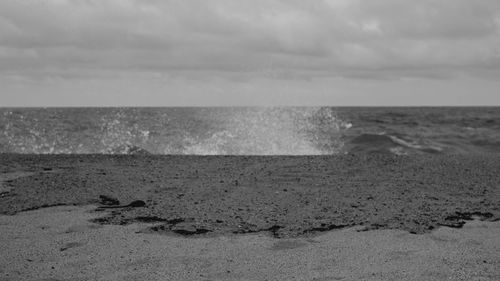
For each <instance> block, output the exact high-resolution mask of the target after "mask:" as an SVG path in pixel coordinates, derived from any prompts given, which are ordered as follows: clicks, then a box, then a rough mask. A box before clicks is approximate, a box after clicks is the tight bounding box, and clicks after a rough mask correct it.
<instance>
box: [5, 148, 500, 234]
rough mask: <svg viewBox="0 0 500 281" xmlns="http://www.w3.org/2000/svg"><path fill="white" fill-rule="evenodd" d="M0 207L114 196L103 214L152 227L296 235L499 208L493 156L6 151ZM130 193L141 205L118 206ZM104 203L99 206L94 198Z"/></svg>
mask: <svg viewBox="0 0 500 281" xmlns="http://www.w3.org/2000/svg"><path fill="white" fill-rule="evenodd" d="M1 156H2V157H1V158H0V159H1V160H0V170H5V169H6V168H4V167H12V166H15V167H18V168H19V169H23V168H25V169H31V170H36V171H38V170H43V169H48V168H50V167H53V169H54V170H55V169H57V172H46V173H45V172H42V173H37V174H33V175H30V176H25V177H20V178H16V179H13V180H11V181H10V182H9V186H11V187H12V188H14V189H15V190H16V192H15V194H13V195H12V196H7V197H3V198H0V214H15V213H17V212H19V211H23V210H33V209H37V208H41V207H47V206H55V205H83V204H99V203H100V202H102V197H101V198H100V196H101V195H105V196H107V198H112V200H111V201H113V200H116V201H113V202H111V201H109V205H105V206H110V207H113V206H117V207H118V206H121V207H119V208H113V209H109V210H108V209H106V210H105V211H104V212H105V213H106V214H107V216H105V217H103V218H99V219H98V220H97V222H99V223H101V224H120V225H124V224H130V223H133V222H150V223H154V224H155V225H154V226H151V229H150V231H152V232H168V233H177V234H180V235H189V236H199V235H219V234H227V233H232V234H246V233H258V232H268V233H270V234H271V235H273V236H275V237H281V238H286V237H299V236H309V235H316V234H318V233H321V232H324V231H328V230H333V229H341V228H345V227H350V226H358V225H359V226H363V227H364V228H365V229H366V230H373V229H380V228H382V229H384V228H385V229H402V230H406V231H409V232H411V233H415V234H422V233H427V232H430V231H432V230H433V229H436V228H437V227H439V226H451V227H462V226H463V224H464V221H466V220H469V219H472V218H473V217H474V216H479V217H480V218H482V219H485V220H489V221H494V220H497V219H499V218H500V173H498V171H500V156H499V155H496V154H491V155H455V156H450V155H420V156H411V157H406V156H395V155H385V154H357V155H336V156H296V157H295V156H286V157H281V156H253V157H246V156H153V155H149V156H147V155H128V156H127V155H14V154H4V155H1ZM137 200H140V201H141V202H144V205H145V206H141V207H126V208H123V206H122V205H117V203H121V204H124V205H126V204H128V203H130V202H134V201H137ZM103 206H104V205H103Z"/></svg>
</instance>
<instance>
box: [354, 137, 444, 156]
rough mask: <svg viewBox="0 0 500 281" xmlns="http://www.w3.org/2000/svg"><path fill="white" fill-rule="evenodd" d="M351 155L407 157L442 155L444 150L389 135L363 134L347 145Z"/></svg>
mask: <svg viewBox="0 0 500 281" xmlns="http://www.w3.org/2000/svg"><path fill="white" fill-rule="evenodd" d="M347 149H348V152H350V153H361V152H362V153H393V154H398V155H405V154H411V153H441V152H442V151H443V148H441V147H439V146H436V145H424V144H419V143H418V142H416V141H411V140H405V139H404V138H403V137H397V136H395V135H387V134H382V133H381V134H361V135H359V136H356V137H354V138H352V139H351V140H350V141H349V143H348V144H347Z"/></svg>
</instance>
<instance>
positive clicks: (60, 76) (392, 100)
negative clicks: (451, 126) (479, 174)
mask: <svg viewBox="0 0 500 281" xmlns="http://www.w3.org/2000/svg"><path fill="white" fill-rule="evenodd" d="M478 104H483V105H500V1H499V0H477V1H474V0H418V1H416V0H310V1H304V0H1V1H0V106H50V105H53V106H88V105H101V106H102V105H106V106H112V105H115V106H122V105H130V106H133V105H138V106H147V105H150V106H175V105H478Z"/></svg>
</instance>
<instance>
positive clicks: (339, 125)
mask: <svg viewBox="0 0 500 281" xmlns="http://www.w3.org/2000/svg"><path fill="white" fill-rule="evenodd" d="M347 152H359V153H365V152H381V153H394V154H409V155H411V154H425V153H445V154H456V153H458V154H467V153H498V152H500V107H466V108H459V107H412V108H410V107H386V108H382V107H353V108H348V107H340V108H336V107H220V108H219V107H218V108H212V107H210V108H208V107H207V108H168V107H166V108H0V153H35V154H56V153H64V154H80V153H83V154H88V153H98V154H134V153H152V154H193V155H324V154H326V155H328V154H338V153H347Z"/></svg>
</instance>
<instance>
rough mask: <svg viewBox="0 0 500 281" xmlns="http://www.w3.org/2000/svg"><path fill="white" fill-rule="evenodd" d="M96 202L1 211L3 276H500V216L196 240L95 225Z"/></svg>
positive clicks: (66, 279) (137, 226)
mask: <svg viewBox="0 0 500 281" xmlns="http://www.w3.org/2000/svg"><path fill="white" fill-rule="evenodd" d="M95 208H96V206H80V207H74V206H60V207H51V208H43V209H39V210H34V211H27V212H21V213H18V214H16V215H13V216H0V252H1V253H2V254H1V255H0V280H2V281H7V280H9V281H18V280H23V281H25V280H27V281H32V280H33V281H34V280H45V281H49V280H50V281H56V280H58V281H70V280H71V281H77V280H109V281H111V280H117V281H118V280H119V281H121V280H125V281H126V280H228V281H229V280H322V281H326V280H329V281H330V280H422V281H424V280H425V281H433V280H436V281H437V280H500V254H499V253H500V222H484V221H477V220H476V221H470V222H467V223H466V224H465V225H464V226H463V228H461V229H457V228H448V227H441V228H439V229H436V230H433V231H431V232H429V233H425V234H421V235H415V234H410V233H409V232H407V231H403V230H387V229H385V230H373V231H363V232H359V229H360V227H354V228H345V229H341V230H337V231H330V232H325V233H323V234H321V235H317V236H315V237H298V238H287V239H283V238H282V239H277V238H273V237H270V236H269V235H266V234H264V233H257V234H246V235H219V236H214V237H198V238H187V237H181V236H172V235H156V234H148V233H144V232H143V231H142V230H143V229H145V228H148V227H150V226H151V225H150V224H144V223H133V224H129V225H126V226H118V225H99V224H95V223H91V222H89V221H90V220H93V219H96V218H98V217H99V216H101V215H103V213H99V212H95Z"/></svg>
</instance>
